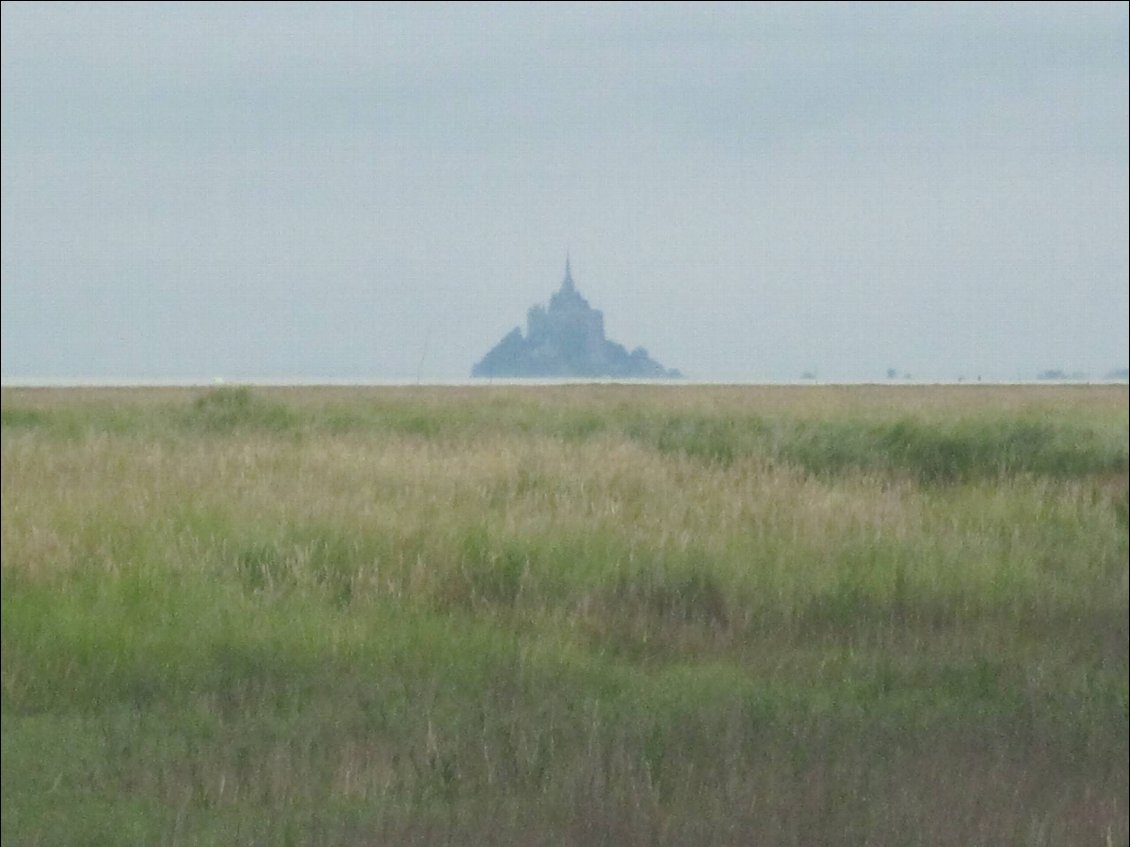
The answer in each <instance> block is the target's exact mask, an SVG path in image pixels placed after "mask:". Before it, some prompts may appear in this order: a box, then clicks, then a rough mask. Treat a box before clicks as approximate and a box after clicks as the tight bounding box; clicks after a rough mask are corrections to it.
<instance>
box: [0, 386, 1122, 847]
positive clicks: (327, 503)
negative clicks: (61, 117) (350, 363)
mask: <svg viewBox="0 0 1130 847" xmlns="http://www.w3.org/2000/svg"><path fill="white" fill-rule="evenodd" d="M1127 395H1128V392H1127V388H1126V387H1125V386H1096V387H1087V386H1055V387H1053V386H1043V387H979V386H977V387H974V386H968V387H910V386H905V387H899V386H892V387H878V386H876V387H845V388H840V387H819V386H811V387H788V388H786V387H781V388H752V387H681V386H678V387H677V386H655V387H649V386H571V387H536V388H534V387H531V388H519V387H499V388H492V387H487V386H482V387H475V388H395V389H394V388H376V389H369V388H354V389H344V388H342V389H338V388H303V389H297V388H296V389H281V388H280V389H266V388H258V389H247V388H235V387H230V388H229V387H225V388H216V389H197V390H190V389H5V390H4V391H3V393H2V413H3V430H2V434H3V443H2V448H3V474H2V498H3V499H2V515H3V524H2V563H3V583H2V591H0V598H2V603H3V644H2V660H3V667H2V673H3V757H2V767H3V810H2V826H3V832H2V837H3V842H4V843H5V844H6V845H35V844H50V845H56V844H67V845H80V844H90V845H94V844H107V845H110V844H113V845H126V844H136V845H157V844H169V845H173V844H178V845H202V844H215V845H252V844H256V845H259V844H262V845H276V844H300V845H304V844H311V845H313V844H317V845H381V844H429V845H432V844H460V845H462V844H468V845H470V844H510V845H551V844H552V845H562V844H577V845H581V844H586V845H587V844H607V845H681V844H687V845H692V844H693V845H722V844H727V845H820V844H851V845H955V847H956V846H957V845H962V847H966V846H967V845H1076V844H1077V845H1096V847H1099V845H1112V844H1126V843H1127V841H1128V839H1130V832H1128V824H1127V819H1128V811H1127V791H1128V766H1127V754H1128V719H1127V714H1128V713H1127V701H1128V696H1127V680H1128V648H1127V615H1128V603H1127V549H1128V543H1127V456H1128V414H1127V401H1128V396H1127Z"/></svg>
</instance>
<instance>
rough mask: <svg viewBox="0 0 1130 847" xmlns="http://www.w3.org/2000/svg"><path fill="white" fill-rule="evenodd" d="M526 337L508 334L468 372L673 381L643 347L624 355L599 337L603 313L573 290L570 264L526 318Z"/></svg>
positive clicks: (620, 347)
mask: <svg viewBox="0 0 1130 847" xmlns="http://www.w3.org/2000/svg"><path fill="white" fill-rule="evenodd" d="M526 318H527V320H526V334H525V335H523V334H522V330H521V329H520V328H519V327H515V328H514V329H513V330H511V331H510V332H509V333H508V334H507V335H506V336H505V337H504V338H503V339H502V340H501V341H499V342H498V344H496V345H495V346H494V347H493V348H492V349H491V351H490V352H489V353H487V354H486V355H485V356H484V357H483V359H482V361H481V362H479V363H478V364H477V365H475V367H474V368H472V369H471V376H473V377H619V378H624V379H677V378H679V377H681V376H682V374H680V373H679V372H678V371H677V370H668V369H667V368H664V367H663V366H662V365H661V364H659V363H658V362H656V361H655V360H654V359H652V358H651V356H649V355H648V353H647V351H646V350H645V349H644V348H642V347H637V348H636V349H635V350H633V351H632V352H630V353H629V352H628V351H627V349H625V348H624V346H623V345H621V344H617V343H616V342H615V341H609V340H608V339H607V338H605V337H604V315H603V314H601V312H600V310H599V309H594V308H593V307H592V306H590V305H589V302H588V301H587V300H586V299H585V298H584V297H582V296H581V293H580V292H579V291H577V287H576V284H575V283H574V282H573V275H572V273H571V271H570V268H569V260H568V259H566V260H565V279H564V281H562V283H561V288H560V289H558V291H557V292H556V293H555V294H554V295H553V296H552V297H550V298H549V305H548V306H541V305H537V306H534V307H532V308H531V309H530V311H529V312H528V313H527V316H526Z"/></svg>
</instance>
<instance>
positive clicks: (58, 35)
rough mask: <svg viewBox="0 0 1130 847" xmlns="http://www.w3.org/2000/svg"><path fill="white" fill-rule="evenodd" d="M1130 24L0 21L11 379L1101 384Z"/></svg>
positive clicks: (979, 9) (880, 8)
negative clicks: (683, 377) (569, 328)
mask: <svg viewBox="0 0 1130 847" xmlns="http://www.w3.org/2000/svg"><path fill="white" fill-rule="evenodd" d="M1127 9H1128V6H1127V4H1125V3H1115V4H1109V5H1085V4H1074V3H1073V4H1069V5H1054V4H1044V3H1040V4H1036V5H1005V4H987V5H946V4H942V5H921V4H913V5H897V4H882V5H867V4H859V5H857V4H833V5H826V6H825V5H808V4H801V5H757V4H742V5H708V4H700V3H694V4H688V5H680V4H662V5H650V4H641V5H635V4H631V5H583V4H582V5H570V4H562V3H552V4H548V5H524V4H523V5H463V4H457V5H418V4H403V5H368V4H365V5H355V4H344V5H332V4H327V3H317V4H312V5H294V4H288V5H272V4H259V3H255V4H249V5H240V4H228V3H222V4H217V5H209V4H205V3H188V4H184V5H181V4H175V3H161V4H141V5H135V4H111V5H99V4H87V3H84V4H79V5H68V4H56V3H52V4H47V5H39V4H36V3H12V4H9V3H5V4H4V5H3V20H2V30H0V31H2V37H3V82H2V100H0V103H2V113H3V123H2V140H3V155H2V159H3V163H2V166H3V170H2V189H3V214H2V242H3V254H2V292H3V309H2V359H0V362H2V375H3V376H4V377H5V378H9V379H11V378H18V377H27V376H44V377H131V376H136V377H148V378H152V377H160V376H168V377H214V376H225V377H227V378H239V377H276V378H277V377H305V378H317V377H336V378H350V377H355V378H397V377H408V378H414V377H415V376H416V374H417V373H418V372H419V373H420V375H421V376H422V377H423V378H424V379H433V380H434V379H445V378H459V377H465V376H467V374H468V373H469V371H470V368H471V365H472V364H474V362H476V361H477V360H478V359H479V358H481V357H482V356H483V354H484V353H486V351H487V350H488V349H489V348H490V347H491V346H492V345H493V344H494V343H495V342H496V341H498V339H499V338H501V337H502V335H503V334H505V333H506V332H507V331H509V330H510V329H511V328H513V327H514V326H516V325H519V324H521V325H523V326H524V324H525V314H526V309H527V308H528V307H529V306H530V305H532V304H534V303H537V302H545V301H546V300H547V299H548V298H549V295H550V294H551V293H552V292H553V291H554V290H555V289H556V288H557V286H558V285H559V283H560V281H561V277H562V272H563V266H564V259H565V252H566V250H567V249H568V250H569V251H570V252H571V255H572V261H573V276H574V278H575V279H576V282H577V286H578V288H579V289H580V291H581V292H582V293H583V294H584V295H585V296H586V297H587V298H588V299H589V301H590V302H591V303H592V304H593V305H594V306H595V307H596V308H599V309H602V310H603V311H604V314H605V325H606V328H607V331H608V334H609V337H611V338H612V339H614V340H616V341H619V342H621V343H623V344H625V345H626V346H627V347H629V348H632V347H634V346H636V345H643V346H645V347H646V348H647V349H648V350H649V351H650V352H651V354H652V355H653V356H654V357H655V358H656V359H658V360H659V361H660V362H662V363H663V364H664V365H666V366H668V367H677V368H680V369H681V370H683V371H684V372H685V373H686V374H687V375H688V376H689V377H693V378H700V379H748V380H759V379H773V380H776V379H790V378H795V377H798V376H800V374H801V373H802V372H804V371H814V372H816V373H817V375H818V376H819V377H820V378H821V379H827V380H834V379H869V378H875V377H878V378H882V376H883V375H884V374H885V372H886V370H887V368H888V367H894V368H897V369H898V370H899V372H900V373H902V372H908V373H910V374H913V375H914V376H915V377H919V378H955V377H957V376H966V377H969V378H974V377H975V376H976V375H984V377H985V378H986V379H990V378H994V379H1012V378H1016V377H1031V376H1034V375H1035V374H1036V373H1037V372H1038V371H1040V370H1044V369H1048V368H1060V369H1063V370H1065V371H1086V372H1089V373H1091V374H1094V375H1102V374H1104V373H1106V372H1107V371H1109V370H1111V369H1113V368H1116V367H1126V365H1127V362H1128V360H1130V353H1128V349H1127V337H1128V318H1127V315H1128V312H1130V305H1128V297H1127V291H1128V283H1127V277H1128V273H1130V267H1128V236H1127V232H1128V228H1130V212H1128V190H1127V181H1128V160H1130V149H1128V141H1127V124H1128V75H1130V72H1128V59H1127V52H1128V51H1127V44H1128V36H1127V29H1128V14H1127Z"/></svg>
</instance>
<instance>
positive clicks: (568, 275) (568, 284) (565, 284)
mask: <svg viewBox="0 0 1130 847" xmlns="http://www.w3.org/2000/svg"><path fill="white" fill-rule="evenodd" d="M561 290H562V291H576V290H577V289H576V286H575V285H573V274H572V272H571V271H570V269H569V251H568V250H566V251H565V279H564V280H562V282H561Z"/></svg>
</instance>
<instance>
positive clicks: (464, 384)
mask: <svg viewBox="0 0 1130 847" xmlns="http://www.w3.org/2000/svg"><path fill="white" fill-rule="evenodd" d="M1127 384H1128V382H1127V380H1125V379H1017V380H994V379H982V380H976V379H963V380H959V379H949V380H946V379H923V380H917V379H891V380H884V379H859V380H851V379H848V380H819V379H796V380H772V379H754V378H750V379H738V378H730V379H703V380H697V379H613V378H602V379H583V378H569V377H561V378H553V379H520V378H505V379H503V378H496V379H488V378H485V377H479V378H466V379H414V378H409V377H401V378H395V377H394V378H386V379H375V378H374V379H361V378H332V377H238V378H236V377H232V378H227V377H223V378H221V377H0V388H214V387H217V386H223V385H246V386H252V387H263V388H316V387H319V386H324V387H331V388H350V387H356V388H410V387H414V386H420V387H432V388H442V387H450V388H468V387H472V388H473V387H483V388H489V387H492V386H493V387H498V386H513V387H538V386H564V385H647V386H663V387H670V388H677V387H689V386H750V387H756V386H796V387H803V386H841V385H842V386H864V385H866V386H889V387H897V386H931V385H936V386H971V387H972V386H1019V385H1023V386H1039V385H1047V386H1056V385H1079V386H1085V385H1127Z"/></svg>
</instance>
